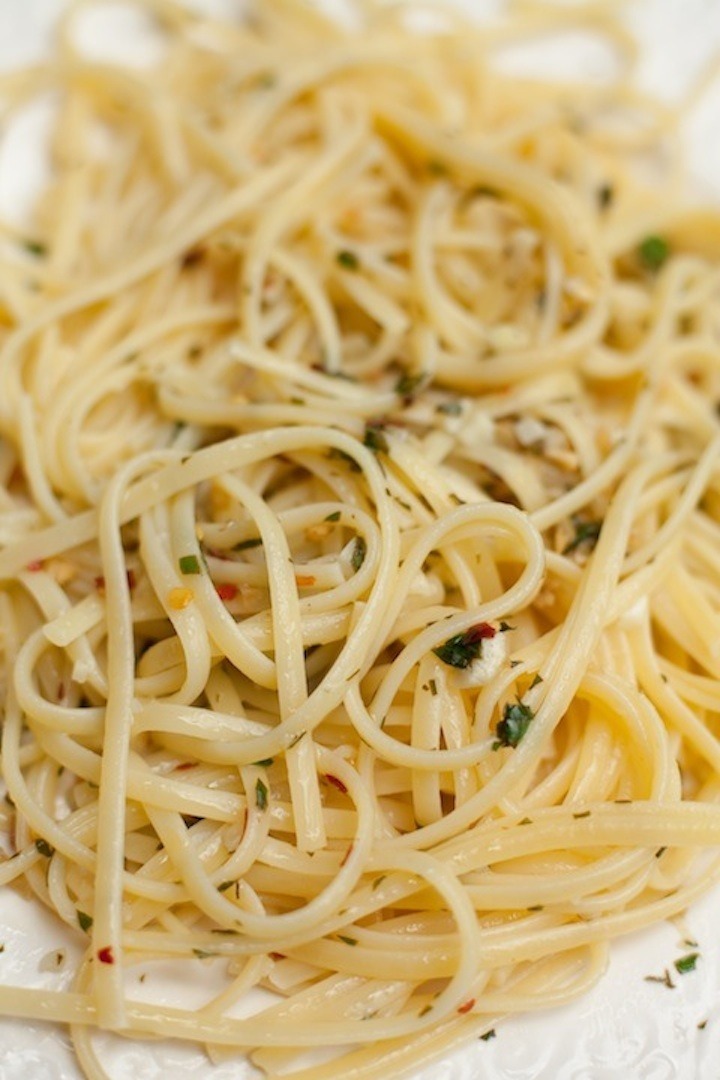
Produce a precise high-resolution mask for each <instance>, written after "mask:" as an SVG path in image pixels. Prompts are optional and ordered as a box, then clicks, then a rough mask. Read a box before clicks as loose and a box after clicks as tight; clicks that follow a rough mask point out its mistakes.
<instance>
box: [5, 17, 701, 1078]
mask: <svg viewBox="0 0 720 1080" xmlns="http://www.w3.org/2000/svg"><path fill="white" fill-rule="evenodd" d="M456 2H457V3H461V4H462V5H463V6H465V7H466V8H467V9H469V10H474V11H479V10H483V11H484V10H488V11H489V10H493V9H497V7H498V6H499V5H498V3H497V2H495V0H456ZM192 3H193V6H194V7H197V8H206V9H207V8H212V9H213V10H216V11H228V10H229V11H232V10H233V9H237V8H238V7H239V6H240V3H239V0H192ZM340 3H341V0H325V6H327V7H330V8H332V7H333V6H337V5H339V4H340ZM98 6H99V5H98ZM58 7H59V0H0V67H6V66H16V65H18V64H20V63H23V62H26V61H28V60H32V59H35V58H37V57H38V56H39V55H41V54H42V51H43V49H44V48H46V47H47V42H48V39H49V27H50V25H51V23H52V19H53V16H54V13H56V12H57V10H58ZM631 17H632V23H633V25H634V26H635V27H636V29H637V30H638V31H639V33H640V40H641V42H642V47H643V60H642V65H641V74H642V78H643V80H644V82H645V83H646V85H648V86H650V87H652V88H653V89H654V90H656V91H658V92H660V93H662V94H663V95H664V96H670V97H672V96H674V95H675V94H676V93H677V91H678V89H679V88H681V87H682V86H683V85H686V84H687V81H688V78H689V77H690V76H691V75H692V74H693V73H694V72H697V70H698V69H699V67H700V65H701V64H702V63H703V62H704V61H706V60H707V59H708V58H709V57H710V55H711V54H712V53H713V51H717V50H719V49H720V4H719V3H718V2H717V0H646V3H645V4H641V5H640V6H638V7H637V8H636V9H634V10H633V11H632V13H631ZM136 28H137V21H136V20H135V19H133V18H128V17H127V15H123V13H122V12H121V11H120V10H119V8H118V7H117V5H116V10H115V13H114V15H113V16H112V20H111V22H107V21H105V22H103V21H102V20H97V19H96V20H95V28H94V29H95V32H96V33H97V34H98V35H99V37H100V40H101V42H102V43H103V44H104V46H105V47H106V48H107V49H109V50H111V51H112V52H117V50H122V49H123V47H124V46H126V45H127V43H128V41H129V39H130V38H131V37H132V36H133V32H134V30H135V29H136ZM153 48H154V45H153V42H152V41H149V42H146V43H145V49H144V50H141V51H138V48H137V43H135V44H133V56H134V58H135V60H136V61H137V62H142V61H143V59H145V58H147V57H149V56H151V55H152V52H153ZM538 60H539V62H540V64H541V66H542V65H543V64H545V65H546V66H549V67H550V69H551V70H557V68H558V65H563V66H565V67H567V68H569V69H570V70H572V69H573V68H574V69H575V70H576V71H579V72H582V73H583V74H585V75H586V76H589V77H593V76H594V75H598V76H601V75H602V73H603V71H604V70H605V67H606V64H607V57H606V56H605V54H604V53H603V52H602V50H598V48H597V47H595V46H593V45H592V44H591V43H588V42H587V41H585V42H583V41H582V39H573V41H572V42H570V43H569V42H568V41H565V42H563V43H549V44H548V45H547V46H546V47H545V48H544V51H543V52H542V53H541V54H539V56H538V54H537V51H535V52H534V53H533V52H532V51H531V52H530V53H526V55H525V56H524V57H523V58H522V62H529V61H532V62H533V63H537V62H538ZM516 61H517V62H520V58H516ZM718 117H720V86H718V87H717V88H716V89H714V90H713V91H712V92H711V93H709V94H708V95H707V97H706V99H705V101H704V103H703V104H702V105H701V107H700V108H698V109H697V110H696V112H695V115H694V117H693V119H692V122H691V123H690V124H689V125H688V134H689V136H690V141H691V146H690V149H691V162H692V168H693V172H694V174H695V176H696V177H697V179H698V181H699V183H700V184H701V185H702V186H703V187H705V188H708V187H712V188H713V189H714V191H715V192H720V137H719V136H720V123H719V122H718V120H717V118H718ZM44 122H45V114H44V113H43V110H42V109H40V110H37V111H36V112H35V113H34V114H33V116H32V117H31V118H30V120H29V121H28V122H27V124H26V125H25V126H24V128H23V129H22V130H21V131H19V132H18V133H17V134H16V136H15V137H14V138H13V139H12V140H7V141H6V144H5V145H3V146H2V147H0V214H6V213H8V212H9V211H10V210H12V211H14V212H19V213H22V212H23V211H24V210H26V209H27V205H28V199H29V197H30V195H31V192H32V188H33V179H35V180H36V179H37V177H38V170H37V166H36V163H35V162H34V161H33V154H32V138H33V132H34V131H35V132H37V130H39V129H41V128H42V126H43V123H44ZM719 912H720V888H716V889H715V890H713V892H711V893H710V894H709V895H708V896H707V897H706V898H705V899H704V900H702V901H701V902H700V903H699V904H697V905H695V907H694V908H693V909H692V910H691V911H690V912H689V913H688V914H687V916H686V917H685V919H684V920H683V923H682V924H681V925H671V924H667V923H665V924H662V925H660V926H658V927H655V928H653V929H651V930H649V931H646V932H644V933H642V934H638V935H635V936H633V937H632V938H631V939H628V940H626V941H621V942H617V943H616V944H615V945H614V946H613V949H612V959H611V963H610V967H609V970H608V972H607V974H606V975H605V977H604V978H603V980H602V981H601V982H600V984H599V985H598V986H597V987H596V988H595V989H594V990H593V991H592V992H591V993H590V994H588V995H586V996H585V997H583V998H582V999H581V1000H579V1001H577V1002H575V1003H574V1004H573V1005H571V1006H567V1007H564V1008H562V1009H555V1010H550V1011H546V1012H542V1013H538V1014H536V1015H532V1016H526V1017H523V1018H521V1019H518V1020H512V1021H508V1022H506V1023H504V1024H502V1025H501V1026H500V1027H499V1029H498V1032H497V1035H496V1037H495V1038H494V1039H492V1040H490V1041H488V1042H484V1041H483V1042H480V1041H478V1042H477V1043H475V1044H473V1045H471V1046H468V1047H466V1048H464V1049H463V1050H461V1051H459V1052H457V1053H456V1054H454V1055H453V1056H451V1057H449V1058H448V1059H446V1060H445V1061H443V1062H439V1063H437V1064H436V1065H434V1066H432V1067H431V1068H428V1069H425V1070H423V1071H422V1072H421V1073H419V1074H417V1076H416V1077H415V1078H414V1080H478V1078H480V1077H482V1078H483V1080H720V934H718V929H717V926H718V913H719ZM686 938H691V939H693V940H695V941H697V942H698V945H699V952H700V960H699V961H698V964H697V968H696V970H695V971H694V972H692V973H689V974H687V975H684V976H677V975H675V977H674V982H675V989H673V990H670V989H668V988H667V987H665V986H664V985H662V984H660V983H656V982H648V981H646V980H645V976H646V975H658V974H662V973H663V971H664V969H665V968H669V969H670V970H673V972H674V969H673V961H674V960H675V959H677V958H678V957H679V956H681V955H683V954H684V953H686V952H687V951H688V949H687V947H686V946H684V945H683V939H686ZM0 944H4V946H5V949H4V952H2V953H0V982H2V983H4V984H7V985H22V986H37V987H46V988H48V989H50V988H51V987H57V986H58V985H59V984H61V982H62V980H63V976H62V975H61V976H57V975H50V974H47V973H42V972H41V971H40V966H39V965H40V961H41V959H42V957H43V956H44V955H45V954H46V953H48V952H49V951H50V950H53V949H57V948H58V947H60V946H63V947H69V948H72V947H73V943H72V942H68V941H66V940H65V939H64V936H63V931H62V929H61V928H60V929H59V928H58V926H57V925H56V924H55V923H54V922H53V921H52V920H51V919H50V918H49V917H46V916H45V915H44V914H43V913H42V912H38V910H37V909H36V906H35V905H34V904H30V903H28V902H27V901H24V900H22V899H21V898H19V897H18V896H17V895H16V894H15V893H13V892H12V891H10V890H4V891H3V892H0ZM166 990H167V996H168V1001H172V1000H173V998H174V996H175V994H176V993H177V992H178V980H177V979H176V978H168V980H167V987H166ZM183 1003H187V1004H190V1002H189V1001H188V1002H183ZM98 1046H99V1047H101V1048H102V1056H103V1059H104V1060H105V1062H106V1067H107V1069H108V1072H109V1074H110V1076H111V1077H112V1078H113V1080H131V1078H133V1080H156V1078H158V1080H159V1078H161V1077H166V1076H172V1077H173V1078H175V1080H184V1078H187V1080H189V1078H193V1080H200V1078H202V1080H230V1078H232V1080H245V1078H246V1077H247V1078H249V1077H250V1076H251V1075H252V1072H251V1071H250V1070H245V1069H243V1067H241V1066H238V1064H237V1063H228V1064H226V1065H222V1066H217V1067H214V1068H213V1067H212V1066H210V1065H209V1063H208V1061H207V1058H206V1057H205V1056H204V1054H203V1053H202V1052H200V1051H198V1050H195V1049H193V1048H191V1047H186V1046H183V1045H181V1044H165V1043H146V1044H142V1045H138V1044H132V1043H126V1042H125V1041H124V1040H122V1039H119V1038H116V1037H113V1036H107V1035H101V1036H99V1037H98ZM255 1075H257V1074H255ZM79 1076H80V1073H79V1070H78V1067H77V1065H76V1063H75V1061H74V1058H73V1056H72V1053H71V1051H70V1049H69V1040H68V1038H67V1035H66V1034H65V1033H64V1032H63V1031H61V1030H59V1029H57V1028H55V1027H53V1026H52V1025H48V1024H39V1023H37V1024H36V1023H30V1022H27V1023H25V1022H15V1021H8V1020H4V1021H3V1020H0V1080H78V1077H79Z"/></svg>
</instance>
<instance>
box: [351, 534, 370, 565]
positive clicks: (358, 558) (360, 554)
mask: <svg viewBox="0 0 720 1080" xmlns="http://www.w3.org/2000/svg"><path fill="white" fill-rule="evenodd" d="M366 554H367V544H366V543H365V539H364V537H362V536H357V537H355V546H354V548H353V551H352V555H351V556H350V565H351V566H352V568H353V570H354V571H355V573H357V572H358V570H359V569H360V567H361V566H362V564H363V563H364V562H365V556H366Z"/></svg>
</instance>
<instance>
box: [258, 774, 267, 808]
mask: <svg viewBox="0 0 720 1080" xmlns="http://www.w3.org/2000/svg"><path fill="white" fill-rule="evenodd" d="M267 804H268V789H267V784H264V783H263V782H262V780H261V779H260V777H258V779H257V781H256V783H255V805H256V806H257V808H258V810H267Z"/></svg>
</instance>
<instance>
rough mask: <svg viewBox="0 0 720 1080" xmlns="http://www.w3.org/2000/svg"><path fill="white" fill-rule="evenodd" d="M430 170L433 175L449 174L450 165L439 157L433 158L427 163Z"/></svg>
mask: <svg viewBox="0 0 720 1080" xmlns="http://www.w3.org/2000/svg"><path fill="white" fill-rule="evenodd" d="M427 168H428V172H429V173H431V174H432V175H433V176H447V174H448V167H447V165H446V164H445V162H444V161H439V160H438V159H437V158H431V159H430V161H428V163H427Z"/></svg>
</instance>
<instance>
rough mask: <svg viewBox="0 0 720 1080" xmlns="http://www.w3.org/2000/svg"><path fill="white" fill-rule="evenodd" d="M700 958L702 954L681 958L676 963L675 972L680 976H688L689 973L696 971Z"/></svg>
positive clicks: (690, 954)
mask: <svg viewBox="0 0 720 1080" xmlns="http://www.w3.org/2000/svg"><path fill="white" fill-rule="evenodd" d="M699 958H700V953H696V952H695V953H688V955H687V956H681V957H680V959H679V960H676V961H675V970H676V971H677V973H678V975H687V973H688V972H689V971H694V970H695V966H696V964H697V962H698V959H699Z"/></svg>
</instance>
